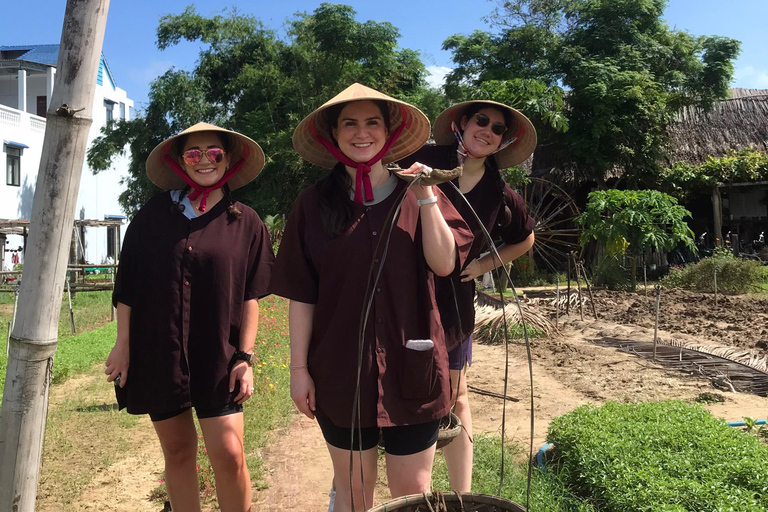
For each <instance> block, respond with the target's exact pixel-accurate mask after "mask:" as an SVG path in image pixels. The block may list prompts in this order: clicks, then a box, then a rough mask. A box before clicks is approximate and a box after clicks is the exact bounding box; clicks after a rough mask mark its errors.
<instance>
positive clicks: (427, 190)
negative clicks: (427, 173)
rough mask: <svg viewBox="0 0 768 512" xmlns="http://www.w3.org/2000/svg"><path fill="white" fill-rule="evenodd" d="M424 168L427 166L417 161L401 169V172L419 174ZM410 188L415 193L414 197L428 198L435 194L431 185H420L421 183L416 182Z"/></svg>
mask: <svg viewBox="0 0 768 512" xmlns="http://www.w3.org/2000/svg"><path fill="white" fill-rule="evenodd" d="M424 169H429V167H427V166H426V165H424V164H420V163H419V162H414V163H413V165H411V166H410V167H409V168H407V169H406V170H404V171H403V174H419V173H420V172H421V171H423V170H424ZM411 190H413V193H414V194H416V199H428V198H430V197H432V196H434V195H435V192H434V191H433V190H432V185H427V186H426V187H422V186H421V185H418V184H416V185H414V186H413V187H411Z"/></svg>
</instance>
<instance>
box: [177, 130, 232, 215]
mask: <svg viewBox="0 0 768 512" xmlns="http://www.w3.org/2000/svg"><path fill="white" fill-rule="evenodd" d="M211 133H212V134H214V135H215V136H216V138H218V139H219V142H220V143H221V149H223V150H224V151H225V152H226V153H227V154H229V150H230V148H231V147H232V140H231V139H230V138H229V134H227V133H224V132H217V131H212V132H211ZM187 138H188V135H181V136H180V137H177V138H176V139H175V140H174V141H173V146H172V147H173V153H174V154H176V155H179V156H181V154H182V153H183V152H184V146H186V144H187ZM189 189H190V187H185V188H184V189H183V190H182V191H181V194H180V195H179V200H178V201H174V203H173V206H171V211H172V212H176V213H181V212H183V211H184V205H182V204H181V201H183V200H184V197H185V196H186V195H187V194H188V193H189ZM221 190H222V192H224V200H225V201H227V203H229V206H227V217H229V220H230V221H234V220H238V219H239V218H240V216H241V215H242V214H243V212H241V211H240V210H239V209H238V208H237V206H235V200H234V199H233V198H232V191H231V190H230V188H229V185H227V184H226V183H225V184H224V185H223V186H222V187H221Z"/></svg>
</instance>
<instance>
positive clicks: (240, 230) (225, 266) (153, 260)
mask: <svg viewBox="0 0 768 512" xmlns="http://www.w3.org/2000/svg"><path fill="white" fill-rule="evenodd" d="M172 204H173V203H172V201H171V198H170V194H169V193H168V192H164V193H161V194H158V195H156V196H155V197H153V198H152V199H150V200H149V202H147V204H146V205H144V207H143V208H142V209H141V210H140V211H139V212H138V213H137V214H136V217H135V218H134V219H133V221H132V222H131V224H130V225H129V226H128V230H127V231H126V233H125V241H124V245H123V251H122V254H121V258H120V266H119V268H118V272H117V278H116V281H115V291H114V293H113V295H112V301H113V303H115V304H116V303H117V302H121V303H123V304H126V305H128V306H130V307H131V322H130V366H129V368H128V375H129V379H128V382H127V384H126V385H125V388H122V389H120V388H117V390H118V393H117V395H118V403H119V405H120V408H121V409H122V408H124V407H127V408H128V412H129V413H132V414H140V413H147V412H148V413H165V412H172V411H175V410H178V409H180V408H182V407H187V406H191V405H194V406H196V407H201V408H217V407H224V406H225V405H226V404H227V403H229V401H230V397H231V395H230V392H229V369H230V362H231V360H232V356H233V354H234V352H235V350H237V349H238V347H239V342H240V338H239V337H240V322H241V318H242V315H243V303H244V302H245V301H246V300H250V299H259V298H261V297H263V296H265V295H267V284H268V283H269V278H270V275H271V270H272V265H273V263H274V255H273V254H272V245H271V242H270V239H269V234H268V233H267V230H266V228H265V227H264V224H263V223H262V222H261V219H260V218H259V216H258V215H257V214H256V212H254V211H253V210H252V209H251V208H249V207H248V206H245V205H244V204H241V203H236V206H237V208H238V209H239V210H240V211H241V212H242V215H241V217H240V219H232V218H230V216H229V215H228V214H227V207H228V203H227V201H226V200H221V201H219V202H218V203H217V204H216V205H215V206H214V207H213V208H211V209H210V211H208V212H207V213H206V214H204V215H202V216H200V217H197V218H194V219H191V220H190V219H188V218H187V217H185V216H184V215H183V214H181V213H179V212H176V211H172Z"/></svg>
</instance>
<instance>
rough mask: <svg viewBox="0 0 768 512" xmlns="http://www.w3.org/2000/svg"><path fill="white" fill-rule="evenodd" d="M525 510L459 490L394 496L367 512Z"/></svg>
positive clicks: (521, 511)
mask: <svg viewBox="0 0 768 512" xmlns="http://www.w3.org/2000/svg"><path fill="white" fill-rule="evenodd" d="M395 510H396V511H397V512H526V510H525V509H524V508H523V507H521V506H520V505H518V504H516V503H513V502H511V501H509V500H505V499H504V498H498V497H496V496H488V495H487V494H472V493H468V492H460V493H453V494H442V493H440V492H435V493H428V494H412V495H410V496H402V497H400V498H395V499H393V500H391V501H388V502H386V503H382V504H381V505H379V506H378V507H374V508H372V509H370V510H369V511H368V512H392V511H395Z"/></svg>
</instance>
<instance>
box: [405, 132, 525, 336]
mask: <svg viewBox="0 0 768 512" xmlns="http://www.w3.org/2000/svg"><path fill="white" fill-rule="evenodd" d="M455 155H456V147H455V146H424V147H423V148H422V149H420V150H419V151H417V152H416V153H414V154H413V155H411V156H409V157H408V158H407V161H406V160H404V161H401V162H399V163H400V165H401V166H403V167H408V166H410V165H411V164H412V163H413V162H421V163H423V164H425V165H428V166H430V167H434V168H436V169H452V168H454V167H455V166H456V156H455ZM453 183H454V185H456V186H457V187H458V186H459V180H458V179H456V180H453ZM497 186H498V185H497V183H496V182H495V180H494V179H493V176H492V175H491V173H488V172H486V173H485V174H484V175H483V177H482V178H481V179H480V181H478V182H477V184H476V185H475V186H474V187H473V188H472V190H470V191H469V192H467V193H466V194H464V196H465V197H466V198H467V200H469V203H470V204H471V205H472V208H473V209H474V210H475V212H476V213H477V215H478V216H479V217H480V219H481V220H482V221H483V225H484V226H485V228H486V229H487V230H488V232H489V233H490V235H491V238H492V239H493V240H494V242H496V243H497V244H498V243H501V242H503V243H505V244H507V245H512V244H517V243H520V242H522V241H523V240H525V239H526V238H528V236H529V235H530V234H531V233H532V232H533V228H534V225H535V221H534V220H533V218H532V217H531V216H530V215H528V212H527V211H526V208H525V202H524V201H523V198H522V197H520V194H518V193H517V192H515V191H514V190H512V188H511V187H510V186H509V185H506V184H505V186H504V192H503V203H502V202H499V201H492V200H491V199H492V198H495V197H498V194H499V193H498V189H497ZM439 187H440V189H441V190H442V191H443V192H445V195H446V196H447V197H448V199H450V201H451V203H453V205H454V206H455V207H456V209H457V210H458V212H459V213H460V214H461V216H462V217H463V218H464V220H466V222H467V224H468V225H469V227H470V228H471V229H472V234H473V235H474V237H475V240H474V243H473V244H472V248H471V249H470V251H469V255H468V256H467V260H466V263H470V262H471V261H472V260H474V259H477V258H478V257H479V256H480V254H481V253H482V252H484V251H486V250H488V242H487V240H486V238H485V235H484V234H483V231H482V228H481V227H480V225H479V224H478V223H477V219H476V218H475V215H474V214H473V213H472V210H470V208H469V206H467V203H466V201H464V199H462V198H461V196H460V195H459V193H458V192H457V191H456V189H454V188H453V187H452V186H451V185H450V184H448V183H444V184H441V185H439ZM504 206H506V207H507V208H509V210H510V213H511V216H510V218H509V219H508V218H506V215H504V213H503V210H502V208H503V207H504ZM435 294H436V297H437V305H438V308H439V309H440V318H441V319H442V322H443V328H444V329H445V343H446V346H447V347H448V350H449V351H450V350H453V349H454V348H456V347H457V346H458V345H459V344H460V343H461V342H462V341H464V340H466V339H467V338H468V337H469V335H470V334H472V331H473V330H474V327H475V304H474V302H475V281H474V279H473V280H472V281H470V282H462V281H461V277H460V275H453V276H449V277H445V278H442V277H437V278H435Z"/></svg>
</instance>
